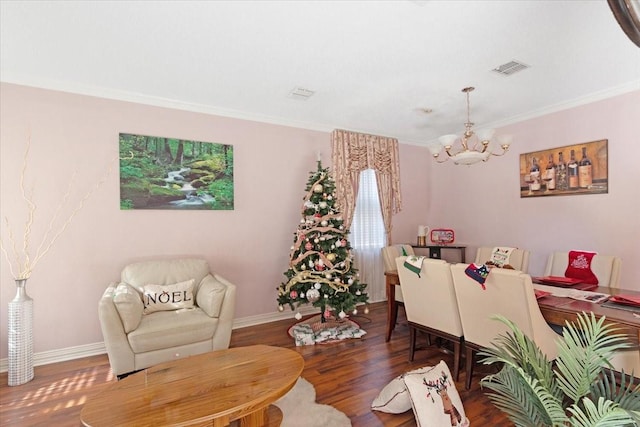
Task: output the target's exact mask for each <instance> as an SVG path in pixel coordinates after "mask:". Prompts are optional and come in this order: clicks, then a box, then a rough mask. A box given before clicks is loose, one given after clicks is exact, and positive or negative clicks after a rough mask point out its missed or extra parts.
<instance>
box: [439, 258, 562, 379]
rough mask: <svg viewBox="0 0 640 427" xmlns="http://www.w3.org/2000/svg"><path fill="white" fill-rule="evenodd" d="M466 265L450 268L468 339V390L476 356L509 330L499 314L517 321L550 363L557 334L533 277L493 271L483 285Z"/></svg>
mask: <svg viewBox="0 0 640 427" xmlns="http://www.w3.org/2000/svg"><path fill="white" fill-rule="evenodd" d="M466 268H467V264H455V265H452V266H451V273H452V277H453V284H454V288H455V291H456V298H457V300H458V308H459V310H460V321H461V323H462V330H463V333H464V339H465V353H466V366H465V369H466V375H467V377H466V383H465V385H466V388H467V390H468V389H470V388H471V378H472V375H473V365H474V356H475V353H476V352H477V351H478V350H479V349H481V348H482V347H489V346H490V345H491V343H492V341H493V340H494V339H495V338H496V337H497V336H498V335H500V334H504V333H505V332H507V331H508V328H507V326H506V325H505V324H503V323H502V322H499V321H497V320H494V319H492V317H493V316H495V315H497V314H499V315H502V316H504V317H506V318H507V319H509V320H511V321H512V322H514V323H515V324H516V325H518V327H520V329H521V330H522V331H523V332H524V333H525V334H526V335H527V336H528V337H529V338H531V339H532V340H533V341H534V342H535V343H536V344H537V345H538V346H539V347H540V350H542V352H543V353H544V354H546V355H547V358H549V360H554V359H555V358H556V356H557V352H558V350H557V348H556V343H555V342H556V340H557V338H558V335H557V334H556V333H555V332H554V331H553V329H551V327H550V326H549V325H548V324H547V322H546V321H545V319H544V317H542V313H541V312H540V307H538V303H537V301H536V297H535V293H534V290H533V283H532V282H531V276H529V275H528V274H526V273H523V272H521V271H518V270H508V269H502V268H493V269H491V271H490V273H489V275H488V276H487V278H486V281H485V282H484V289H483V287H482V285H481V284H480V283H479V282H478V281H476V280H474V279H472V278H471V277H469V276H468V275H467V274H466V273H465V269H466Z"/></svg>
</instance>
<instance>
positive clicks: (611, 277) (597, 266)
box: [544, 252, 622, 288]
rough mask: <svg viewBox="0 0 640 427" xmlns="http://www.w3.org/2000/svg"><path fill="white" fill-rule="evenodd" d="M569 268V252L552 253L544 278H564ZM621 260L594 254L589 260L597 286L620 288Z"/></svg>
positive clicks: (615, 257)
mask: <svg viewBox="0 0 640 427" xmlns="http://www.w3.org/2000/svg"><path fill="white" fill-rule="evenodd" d="M568 266H569V252H553V253H551V255H549V259H548V260H547V266H546V267H545V270H544V275H545V276H564V273H565V271H566V270H567V267H568ZM621 268H622V259H620V258H619V257H617V256H612V255H599V254H596V255H594V256H593V258H592V259H591V271H592V272H593V274H595V276H596V277H597V278H598V286H607V287H609V288H618V287H620V269H621Z"/></svg>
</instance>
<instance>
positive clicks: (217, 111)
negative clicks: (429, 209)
mask: <svg viewBox="0 0 640 427" xmlns="http://www.w3.org/2000/svg"><path fill="white" fill-rule="evenodd" d="M4 74H5V75H3V76H2V77H0V82H3V83H10V84H17V85H22V86H29V87H35V88H40V89H48V90H56V91H60V92H68V93H74V94H78V95H86V96H93V97H98V98H105V99H111V100H114V101H125V102H133V103H137V104H143V105H150V106H154V107H162V108H172V109H176V110H182V111H191V112H195V113H203V114H211V115H217V116H222V117H229V118H234V119H241V120H250V121H255V122H260V123H268V124H273V125H279V126H289V127H295V128H302V129H308V130H315V131H320V132H331V131H333V130H334V129H336V128H342V127H341V126H332V125H328V124H321V123H311V122H301V121H295V120H287V119H283V118H277V117H271V116H267V115H261V114H254V113H246V112H242V111H238V110H231V109H225V108H220V107H214V106H210V105H204V104H195V103H190V102H183V101H178V100H173V99H168V98H161V97H154V96H149V95H143V94H139V93H134V92H127V91H119V90H113V89H106V88H102V87H97V86H87V85H81V84H78V83H69V82H60V81H55V80H46V79H29V78H24V77H23V78H19V77H15V76H14V77H13V78H12V76H9V77H7V75H6V73H4ZM636 90H640V80H634V81H631V82H628V83H625V84H623V85H620V86H616V87H613V88H609V89H605V90H601V91H598V92H594V93H591V94H588V95H585V96H581V97H579V98H576V99H573V100H569V101H565V102H561V103H558V104H554V105H549V106H546V107H543V108H540V109H538V110H534V111H530V112H528V113H524V114H520V115H517V116H512V117H509V118H506V119H504V120H500V121H496V122H492V123H487V124H484V125H483V126H482V127H487V128H500V127H503V126H507V125H510V124H513V123H518V122H522V121H525V120H530V119H534V118H537V117H541V116H544V115H547V114H551V113H555V112H558V111H562V110H567V109H570V108H575V107H579V106H581V105H585V104H590V103H592V102H596V101H600V100H603V99H607V98H612V97H614V96H618V95H622V94H625V93H628V92H633V91H636ZM351 130H353V131H354V132H364V133H371V132H370V131H366V130H361V131H360V130H357V129H351ZM398 142H399V143H401V144H408V145H416V146H420V147H426V146H427V145H429V144H432V143H434V142H437V139H433V140H429V141H414V140H408V139H403V140H399V141H398Z"/></svg>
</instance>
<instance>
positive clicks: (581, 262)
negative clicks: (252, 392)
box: [564, 251, 598, 285]
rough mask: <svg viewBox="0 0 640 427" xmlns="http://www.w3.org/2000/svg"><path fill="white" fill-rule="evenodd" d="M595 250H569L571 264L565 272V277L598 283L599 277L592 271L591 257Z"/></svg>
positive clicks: (593, 283)
mask: <svg viewBox="0 0 640 427" xmlns="http://www.w3.org/2000/svg"><path fill="white" fill-rule="evenodd" d="M595 254H596V253H595V252H583V251H569V265H568V266H567V270H566V271H565V272H564V275H565V277H571V278H572V279H580V280H581V281H582V283H588V284H591V285H597V284H598V278H597V277H596V275H595V274H593V271H591V259H592V258H593V256H594V255H595Z"/></svg>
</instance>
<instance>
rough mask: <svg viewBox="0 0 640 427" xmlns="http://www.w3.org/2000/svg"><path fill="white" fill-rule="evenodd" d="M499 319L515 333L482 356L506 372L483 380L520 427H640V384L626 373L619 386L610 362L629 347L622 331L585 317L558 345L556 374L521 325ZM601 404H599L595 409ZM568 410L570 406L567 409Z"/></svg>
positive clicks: (565, 332) (499, 339)
mask: <svg viewBox="0 0 640 427" xmlns="http://www.w3.org/2000/svg"><path fill="white" fill-rule="evenodd" d="M495 319H497V320H499V321H501V322H502V323H504V324H505V325H507V327H508V328H509V329H510V331H508V332H507V333H505V334H501V335H500V336H498V337H497V338H496V339H495V340H494V341H493V343H492V345H491V347H489V348H484V349H483V351H482V352H480V355H482V356H484V357H485V358H484V359H483V360H482V361H483V363H485V364H493V363H500V364H502V369H501V370H500V371H499V372H498V373H497V374H494V375H488V376H486V377H485V378H483V379H482V381H481V385H482V386H483V387H486V388H488V389H490V390H491V392H490V393H488V395H489V398H490V399H491V401H492V402H493V403H494V404H495V405H496V406H497V407H498V408H499V409H500V410H502V411H503V412H505V413H506V414H507V415H508V416H509V419H511V421H513V422H514V423H515V425H517V426H523V427H525V426H526V427H529V426H535V427H538V426H554V427H555V426H567V425H571V426H575V427H608V426H612V427H627V426H640V384H634V381H635V378H634V377H633V376H628V375H625V374H624V373H622V375H621V377H620V385H619V386H618V385H617V383H616V378H615V375H614V374H613V372H611V373H610V374H607V371H606V370H605V369H604V367H606V366H608V367H611V364H610V363H609V359H610V358H611V356H612V355H613V353H614V352H615V351H617V350H621V349H624V348H627V347H629V344H628V343H627V337H626V336H625V335H624V334H621V333H618V331H619V329H618V328H617V327H615V326H612V325H611V324H605V320H604V317H602V318H601V319H596V317H595V316H594V315H593V313H591V315H588V314H586V313H581V314H579V315H578V320H577V322H567V324H566V326H565V327H564V330H563V335H562V338H560V339H558V350H559V352H558V354H559V356H558V359H557V360H556V369H555V370H554V369H553V368H552V366H553V365H552V363H551V362H549V361H548V360H547V358H546V356H545V355H544V353H542V351H541V350H540V349H539V348H538V346H537V345H536V344H535V343H534V342H533V341H532V340H531V339H529V338H528V337H527V336H526V335H525V334H524V333H523V332H522V331H521V330H520V328H518V326H517V325H516V324H514V323H513V322H511V321H509V320H508V319H506V318H504V317H502V316H496V317H495ZM595 402H597V404H596V403H595ZM566 405H569V406H568V407H566Z"/></svg>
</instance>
